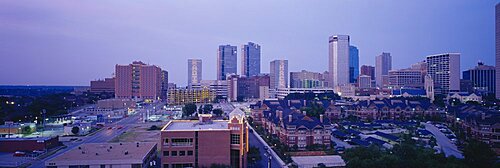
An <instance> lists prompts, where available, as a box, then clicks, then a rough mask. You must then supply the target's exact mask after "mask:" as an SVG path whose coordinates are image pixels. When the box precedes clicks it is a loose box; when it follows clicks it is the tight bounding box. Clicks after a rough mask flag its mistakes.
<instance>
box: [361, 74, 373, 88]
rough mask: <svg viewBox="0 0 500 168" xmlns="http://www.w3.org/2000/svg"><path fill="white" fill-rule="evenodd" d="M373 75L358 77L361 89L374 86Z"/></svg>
mask: <svg viewBox="0 0 500 168" xmlns="http://www.w3.org/2000/svg"><path fill="white" fill-rule="evenodd" d="M371 78H372V77H371V76H368V75H360V76H359V77H358V87H359V88H361V89H365V88H371V87H372V79H371Z"/></svg>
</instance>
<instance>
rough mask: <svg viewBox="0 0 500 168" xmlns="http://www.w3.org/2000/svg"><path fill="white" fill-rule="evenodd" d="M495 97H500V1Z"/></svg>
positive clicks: (497, 8)
mask: <svg viewBox="0 0 500 168" xmlns="http://www.w3.org/2000/svg"><path fill="white" fill-rule="evenodd" d="M495 62H496V64H495V70H496V71H495V73H496V76H495V77H496V79H495V89H496V91H495V97H496V98H497V99H500V3H497V5H495Z"/></svg>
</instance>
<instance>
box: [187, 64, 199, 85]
mask: <svg viewBox="0 0 500 168" xmlns="http://www.w3.org/2000/svg"><path fill="white" fill-rule="evenodd" d="M201 70H202V64H201V59H188V86H189V87H191V86H192V85H193V84H195V83H200V81H201V73H202V72H201Z"/></svg>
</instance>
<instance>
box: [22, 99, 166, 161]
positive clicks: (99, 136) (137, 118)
mask: <svg viewBox="0 0 500 168" xmlns="http://www.w3.org/2000/svg"><path fill="white" fill-rule="evenodd" d="M156 106H158V105H156ZM145 108H148V109H149V108H151V109H152V106H148V107H145ZM145 111H146V110H145V109H139V110H137V113H135V114H133V115H130V116H129V117H127V118H123V119H121V120H119V121H117V122H114V123H111V124H108V125H106V127H104V128H103V129H102V130H101V131H99V132H97V133H95V134H94V135H91V136H86V137H80V139H82V141H76V142H69V143H65V145H66V146H67V148H64V149H61V150H59V151H57V152H56V153H55V154H53V155H51V156H49V157H46V158H44V159H40V160H38V159H37V160H34V161H33V162H32V163H31V166H30V167H33V168H39V167H45V162H46V161H48V160H50V159H52V158H55V157H57V156H59V155H61V154H63V153H65V152H67V151H69V150H71V149H73V148H75V147H77V146H79V145H81V144H84V143H103V142H108V141H110V140H112V139H113V138H115V137H117V136H119V135H121V134H123V133H124V132H126V131H128V130H129V129H130V128H132V127H133V125H132V124H135V123H140V122H141V120H142V118H141V117H142V115H143V113H145ZM119 126H121V127H122V128H121V129H117V127H119ZM108 127H112V128H113V129H108Z"/></svg>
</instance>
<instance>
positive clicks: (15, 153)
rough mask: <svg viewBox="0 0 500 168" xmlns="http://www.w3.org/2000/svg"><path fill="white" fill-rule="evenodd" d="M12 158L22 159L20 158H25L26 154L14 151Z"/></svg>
mask: <svg viewBox="0 0 500 168" xmlns="http://www.w3.org/2000/svg"><path fill="white" fill-rule="evenodd" d="M13 156H14V157H22V156H26V153H25V152H21V151H16V152H14V155H13Z"/></svg>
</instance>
